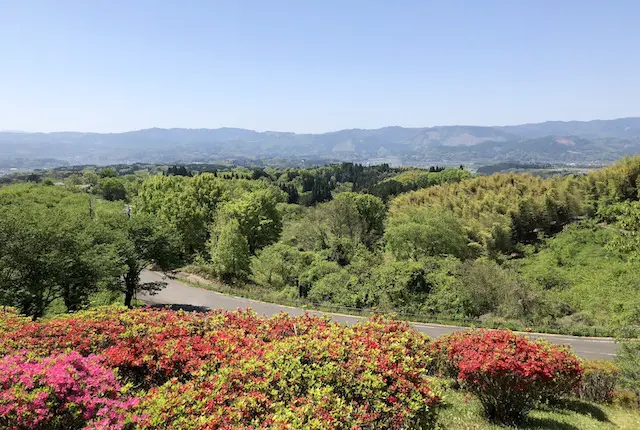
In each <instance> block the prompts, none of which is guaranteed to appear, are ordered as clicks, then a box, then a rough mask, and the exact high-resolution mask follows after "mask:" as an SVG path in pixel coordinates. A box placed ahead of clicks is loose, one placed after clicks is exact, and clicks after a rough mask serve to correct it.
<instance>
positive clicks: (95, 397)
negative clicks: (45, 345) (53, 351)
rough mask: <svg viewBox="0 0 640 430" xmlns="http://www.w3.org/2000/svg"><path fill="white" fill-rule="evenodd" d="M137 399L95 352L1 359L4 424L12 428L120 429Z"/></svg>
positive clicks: (0, 414)
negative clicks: (123, 391) (126, 390)
mask: <svg viewBox="0 0 640 430" xmlns="http://www.w3.org/2000/svg"><path fill="white" fill-rule="evenodd" d="M135 404H136V400H134V399H128V398H126V397H125V395H124V394H123V393H122V391H121V386H120V384H119V383H118V381H117V380H116V377H115V375H114V373H113V371H111V370H109V369H107V368H105V367H104V366H103V364H102V359H100V358H99V357H97V356H95V355H91V356H89V357H82V356H81V355H80V354H78V353H77V352H71V353H69V354H61V355H53V356H51V357H48V358H44V359H40V360H32V359H29V358H28V356H27V354H26V353H18V354H15V355H9V356H6V357H3V358H0V425H1V426H2V428H10V429H42V428H46V429H65V430H66V429H82V428H87V429H88V428H103V429H107V428H109V429H121V428H123V427H124V425H125V422H126V416H127V412H128V410H129V409H131V407H132V406H134V405H135Z"/></svg>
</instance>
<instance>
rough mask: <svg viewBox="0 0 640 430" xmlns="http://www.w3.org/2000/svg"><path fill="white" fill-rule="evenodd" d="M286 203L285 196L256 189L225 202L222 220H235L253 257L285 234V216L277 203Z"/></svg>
mask: <svg viewBox="0 0 640 430" xmlns="http://www.w3.org/2000/svg"><path fill="white" fill-rule="evenodd" d="M282 200H284V198H283V193H282V192H280V190H277V192H276V191H275V190H274V189H272V188H262V189H256V190H254V191H249V192H245V193H243V194H241V195H240V196H239V197H237V198H235V199H234V200H231V201H228V202H226V203H224V204H223V205H222V206H221V207H220V210H219V212H218V219H219V220H220V221H221V222H223V223H224V222H226V221H228V220H231V219H235V220H236V221H237V222H238V226H239V228H240V231H241V233H242V235H243V236H244V237H245V238H246V240H247V244H248V245H249V252H250V253H251V254H252V255H253V254H255V253H256V251H258V250H259V249H262V248H264V247H265V246H267V245H270V244H272V243H274V242H276V241H277V240H278V239H279V237H280V233H281V231H282V217H281V215H280V212H279V211H278V208H277V204H278V203H279V202H281V201H282Z"/></svg>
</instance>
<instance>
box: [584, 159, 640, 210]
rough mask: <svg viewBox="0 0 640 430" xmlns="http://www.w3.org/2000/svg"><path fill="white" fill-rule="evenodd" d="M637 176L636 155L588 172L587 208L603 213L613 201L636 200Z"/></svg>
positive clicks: (639, 170)
mask: <svg viewBox="0 0 640 430" xmlns="http://www.w3.org/2000/svg"><path fill="white" fill-rule="evenodd" d="M639 177H640V156H637V155H636V156H635V157H629V158H624V159H622V160H620V161H618V162H617V163H615V164H613V165H611V166H609V167H607V168H604V169H598V170H595V171H593V172H591V173H589V175H587V178H586V190H587V195H588V200H587V203H588V206H587V208H588V210H589V211H590V212H591V213H595V212H599V213H600V214H601V215H604V214H606V212H607V207H608V206H610V205H612V204H613V203H618V202H622V201H629V200H631V201H634V200H638V197H640V196H639V195H638V178H639ZM603 212H604V213H603Z"/></svg>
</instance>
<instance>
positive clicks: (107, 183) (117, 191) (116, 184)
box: [96, 177, 127, 201]
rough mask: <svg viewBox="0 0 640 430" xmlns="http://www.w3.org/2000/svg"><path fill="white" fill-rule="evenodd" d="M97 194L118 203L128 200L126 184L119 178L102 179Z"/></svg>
mask: <svg viewBox="0 0 640 430" xmlns="http://www.w3.org/2000/svg"><path fill="white" fill-rule="evenodd" d="M96 191H97V193H98V194H99V195H101V196H102V197H103V198H104V199H105V200H109V201H116V200H125V199H126V198H127V190H126V188H125V185H124V182H123V181H121V180H120V179H118V178H111V177H107V178H102V179H100V180H99V181H98V187H97V189H96Z"/></svg>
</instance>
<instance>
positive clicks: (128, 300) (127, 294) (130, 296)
mask: <svg viewBox="0 0 640 430" xmlns="http://www.w3.org/2000/svg"><path fill="white" fill-rule="evenodd" d="M132 300H133V290H132V289H130V288H129V287H127V291H126V292H125V293H124V305H125V306H126V307H128V308H130V307H131V301H132Z"/></svg>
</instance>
